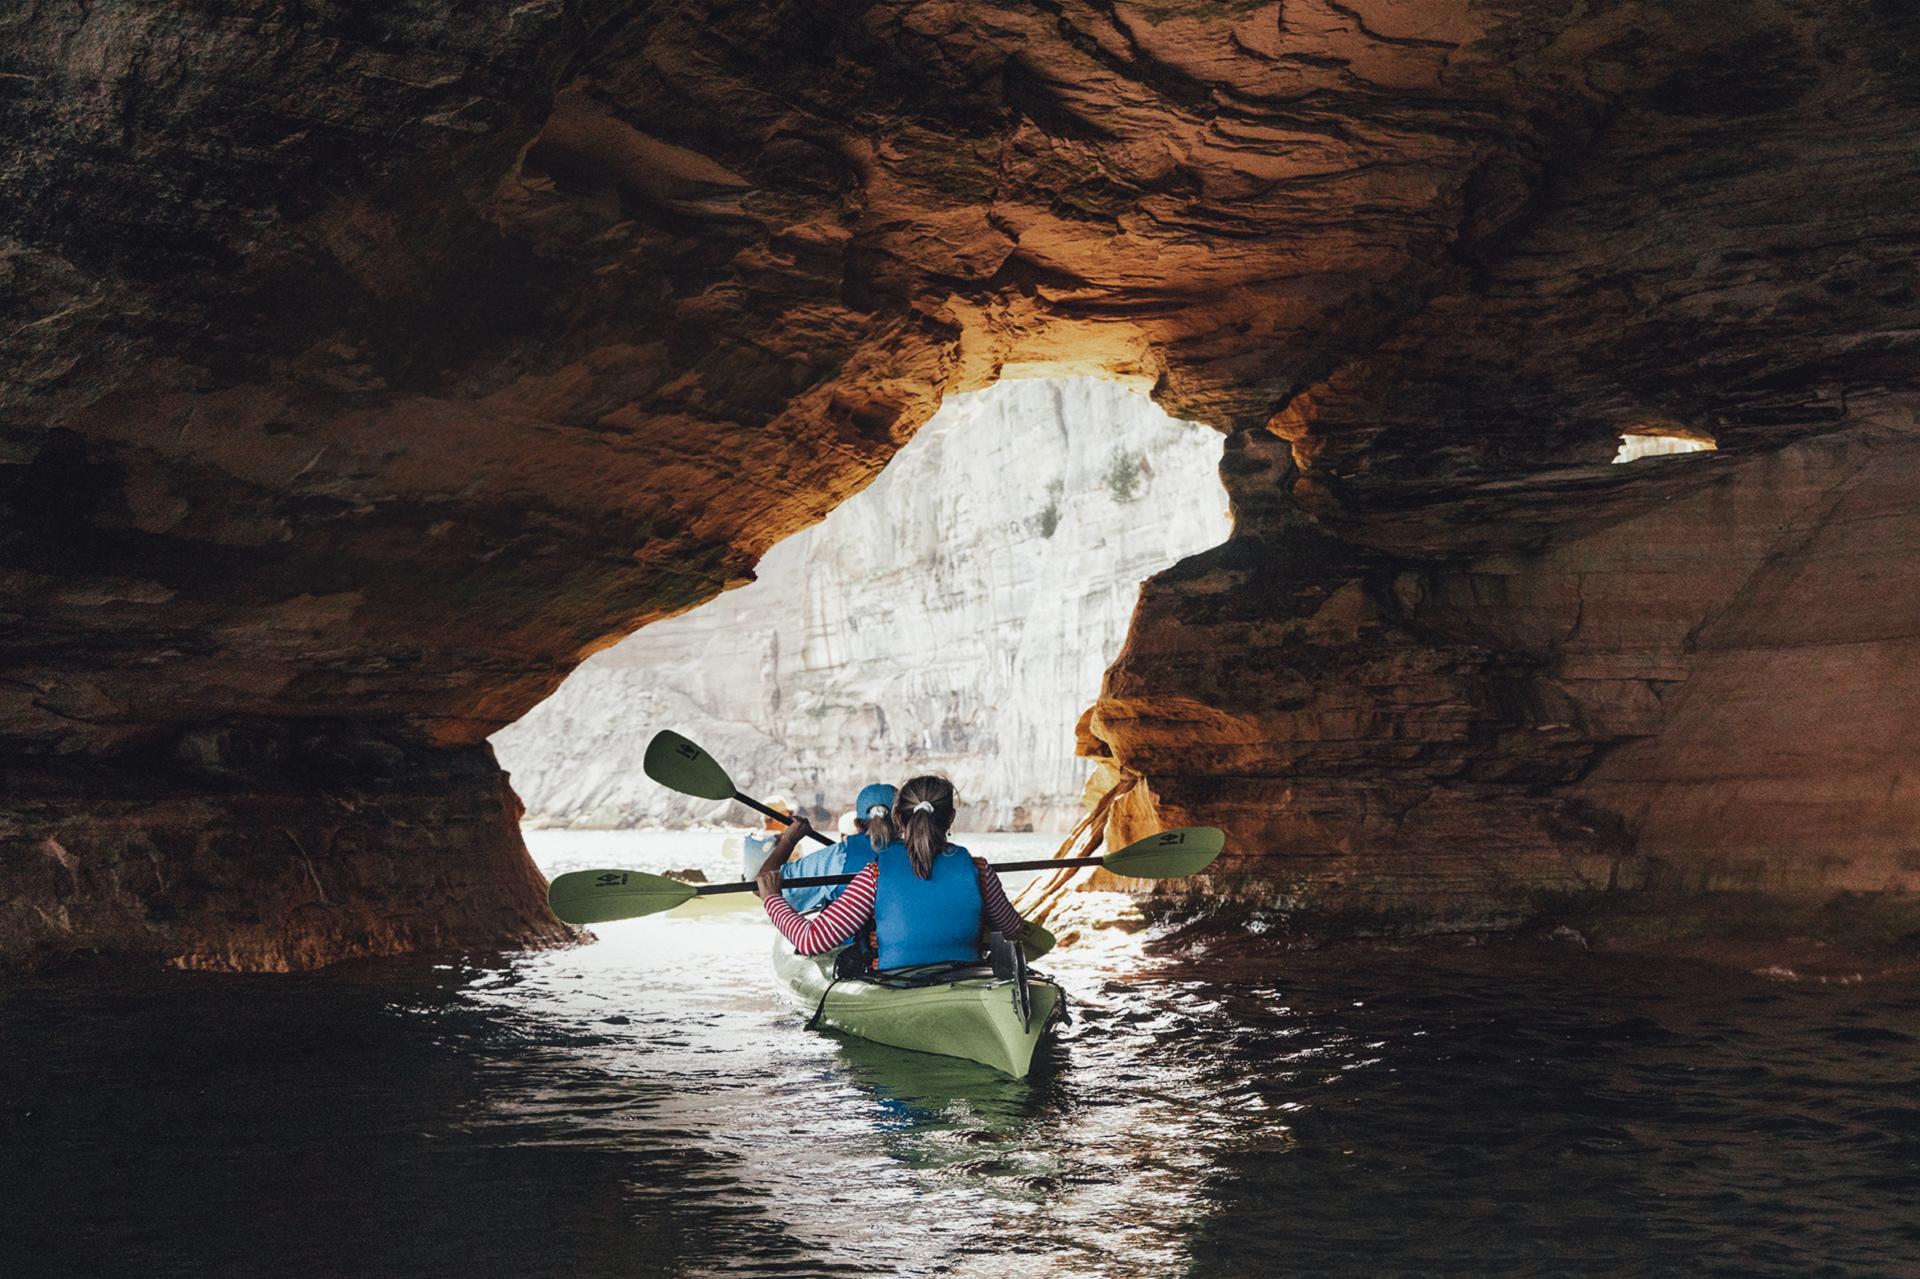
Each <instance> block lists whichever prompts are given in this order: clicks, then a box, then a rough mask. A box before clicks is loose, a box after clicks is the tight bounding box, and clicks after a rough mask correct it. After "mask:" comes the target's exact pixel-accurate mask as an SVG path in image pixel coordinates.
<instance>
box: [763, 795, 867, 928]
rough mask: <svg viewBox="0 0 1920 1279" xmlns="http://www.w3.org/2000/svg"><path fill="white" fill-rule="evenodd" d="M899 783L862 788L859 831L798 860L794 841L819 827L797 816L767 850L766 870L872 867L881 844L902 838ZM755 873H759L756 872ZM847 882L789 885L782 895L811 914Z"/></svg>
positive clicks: (840, 871)
mask: <svg viewBox="0 0 1920 1279" xmlns="http://www.w3.org/2000/svg"><path fill="white" fill-rule="evenodd" d="M894 794H895V792H894V789H893V787H891V786H888V785H887V784H886V783H884V782H874V783H872V784H871V785H868V786H865V787H863V788H862V789H861V791H860V798H858V799H856V800H855V801H854V802H853V824H854V828H855V833H854V834H852V835H849V836H847V837H846V838H845V839H843V840H841V841H840V842H839V843H837V844H835V845H834V846H833V847H832V848H823V849H821V850H820V851H819V852H817V853H808V854H807V855H806V856H805V857H801V858H798V859H796V860H794V861H788V860H787V858H788V857H789V856H790V855H791V854H792V853H793V850H794V847H795V846H796V845H798V844H799V842H800V841H801V840H803V839H805V838H806V837H807V833H808V832H809V831H811V830H812V829H813V827H812V825H810V824H809V823H808V821H807V819H806V818H804V817H796V818H794V819H793V824H792V825H790V826H788V827H787V828H786V829H785V830H783V831H781V832H780V836H779V838H778V839H776V840H774V842H773V850H772V851H771V852H769V853H768V854H767V860H766V861H765V862H763V863H761V865H760V874H764V873H766V872H767V871H769V870H772V869H773V868H774V867H776V866H777V867H779V868H780V878H782V879H804V878H807V877H809V876H814V875H857V874H859V873H860V872H861V871H863V870H865V869H866V868H867V865H868V863H870V862H872V861H873V859H874V858H875V857H876V856H878V855H879V854H878V851H877V850H878V849H881V848H885V847H886V846H887V845H889V844H891V843H893V842H894V841H895V840H896V839H898V838H900V836H899V833H898V832H897V831H895V830H894V827H893V800H894ZM754 878H756V879H757V878H759V875H758V874H756V875H755V876H754ZM845 889H846V885H845V884H826V885H823V886H821V887H817V888H789V889H786V890H784V891H783V893H782V895H783V896H784V897H785V898H786V899H787V904H788V905H789V906H792V907H793V908H794V909H795V910H796V911H799V912H800V913H801V914H803V915H804V914H805V913H806V912H808V911H810V910H818V909H820V907H822V906H825V905H826V904H827V903H828V902H830V901H832V900H833V899H834V898H836V897H838V896H839V895H840V894H841V893H842V892H843V891H845Z"/></svg>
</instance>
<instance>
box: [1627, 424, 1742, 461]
mask: <svg viewBox="0 0 1920 1279" xmlns="http://www.w3.org/2000/svg"><path fill="white" fill-rule="evenodd" d="M1715 447H1717V446H1716V445H1715V443H1714V439H1713V437H1712V436H1711V435H1708V434H1706V433H1705V432H1704V431H1696V430H1693V429H1692V428H1690V427H1684V426H1678V425H1659V426H1634V427H1629V428H1627V429H1626V430H1625V431H1622V432H1621V433H1620V448H1619V450H1618V451H1617V452H1615V453H1614V455H1613V460H1614V462H1615V464H1616V465H1617V464H1619V463H1621V462H1638V461H1639V460H1640V459H1641V458H1643V457H1672V456H1674V455H1676V454H1680V453H1705V452H1707V451H1708V450H1710V449H1713V448H1715Z"/></svg>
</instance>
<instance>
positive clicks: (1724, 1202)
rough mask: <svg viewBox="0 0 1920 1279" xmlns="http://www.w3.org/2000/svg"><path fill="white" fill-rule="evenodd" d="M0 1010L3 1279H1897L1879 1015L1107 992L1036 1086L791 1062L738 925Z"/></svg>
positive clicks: (1099, 981) (1917, 1104) (1137, 983)
mask: <svg viewBox="0 0 1920 1279" xmlns="http://www.w3.org/2000/svg"><path fill="white" fill-rule="evenodd" d="M604 936H605V937H606V940H605V941H604V942H603V943H602V944H600V945H598V946H594V947H589V948H584V949H580V950H575V951H570V952H564V953H559V954H545V955H532V956H525V957H518V958H512V959H507V960H500V961H494V962H490V963H485V964H475V965H452V966H448V965H427V964H421V963H391V964H370V965H362V966H351V967H347V968H342V969H336V970H333V971H330V972H327V973H324V974H321V975H317V976H301V977H261V978H251V977H248V978H235V977H216V976H202V975H192V974H185V975H173V976H145V977H140V978H126V977H118V978H109V977H106V976H103V975H100V974H92V975H76V976H68V977H64V978H57V979H48V980H42V981H36V982H30V983H22V984H15V985H13V986H11V987H10V988H8V989H7V990H6V991H5V993H4V995H0V1048H3V1052H0V1150H3V1151H4V1154H5V1158H4V1159H0V1236H3V1238H0V1243H4V1250H0V1274H9V1275H38V1274H64V1275H74V1276H87V1275H102V1274H138V1275H176V1274H178V1275H198V1276H224V1275H281V1274H285V1275H311V1276H332V1275H342V1276H346V1275H404V1276H440V1275H448V1276H461V1277H462V1279H478V1277H481V1276H496V1275H512V1276H519V1275H565V1276H599V1275H608V1276H615V1275H618V1276H645V1275H706V1274H754V1275H761V1274H764V1275H846V1274H881V1275H891V1274H907V1275H949V1274H951V1275H983V1276H986V1275H992V1276H999V1275H1017V1276H1026V1275H1033V1276H1039V1275H1046V1276H1079V1275H1086V1276H1106V1275H1156V1276H1157V1275H1269V1274H1282V1275H1363V1276H1371V1277H1375V1279H1378V1277H1380V1276H1397V1275H1456V1274H1457V1275H1500V1276H1522V1275H1689V1276H1693V1275H1729V1276H1733V1275H1739V1276H1747V1275H1795V1276H1818V1275H1888V1276H1900V1275H1908V1276H1911V1275H1917V1274H1920V1079H1917V1075H1920V995H1916V993H1915V992H1914V991H1913V990H1911V989H1907V988H1889V987H1886V986H1877V987H1876V986H1854V987H1806V986H1796V985H1792V984H1781V983H1775V982H1769V981H1765V980H1762V979H1759V978H1743V977H1728V976H1725V975H1719V974H1708V973H1704V972H1694V971H1688V972H1683V973H1680V974H1678V975H1675V974H1672V973H1668V974H1665V975H1663V974H1662V973H1661V972H1659V971H1658V970H1657V969H1655V968H1653V967H1650V966H1645V965H1639V964H1633V963H1625V962H1621V961H1617V960H1608V959H1600V958H1595V957H1592V956H1589V955H1586V954H1583V953H1580V952H1578V951H1572V950H1562V949H1533V948H1520V947H1487V948H1483V949H1477V950H1447V949H1429V950H1424V951H1415V952H1411V953H1393V952H1380V951H1353V952H1346V953H1339V952H1335V953H1327V954H1320V955H1312V956H1300V955H1285V954H1275V955H1270V956H1265V957H1259V958H1249V957H1247V956H1246V955H1244V954H1242V955H1239V956H1215V957H1212V958H1208V957H1205V956H1198V957H1193V956H1188V957H1181V958H1168V957H1164V956H1162V957H1158V958H1153V957H1148V956H1143V955H1140V954H1137V953H1131V952H1122V953H1118V954H1109V955H1108V956H1107V957H1106V958H1104V959H1089V958H1080V959H1074V958H1071V957H1069V958H1066V959H1063V961H1062V962H1060V963H1059V964H1056V965H1054V968H1055V971H1056V972H1058V973H1059V974H1060V975H1061V977H1062V978H1063V980H1064V982H1065V984H1066V986H1067V988H1068V990H1069V992H1070V996H1071V999H1072V1005H1073V1009H1074V1016H1075V1020H1074V1022H1073V1024H1072V1025H1070V1026H1068V1027H1067V1028H1066V1029H1065V1032H1064V1033H1063V1034H1062V1035H1061V1036H1060V1041H1059V1043H1058V1044H1057V1045H1054V1046H1053V1047H1052V1048H1050V1049H1047V1050H1044V1056H1043V1059H1042V1061H1041V1063H1040V1066H1039V1068H1038V1070H1037V1071H1036V1074H1035V1076H1034V1078H1033V1079H1031V1080H1030V1081H1028V1082H1025V1083H1015V1082H1011V1081H1007V1080H1003V1079H999V1078H998V1077H995V1076H992V1075H990V1074H988V1073H986V1072H984V1071H983V1070H981V1069H980V1068H977V1067H973V1066H971V1065H968V1064H965V1063H960V1062H948V1061H944V1060H942V1059H938V1058H930V1057H921V1056H918V1055H915V1054H911V1053H904V1052H898V1051H895V1050H891V1049H885V1048H879V1047H875V1046H871V1045H864V1044H860V1043H858V1042H854V1041H847V1040H841V1039H836V1038H832V1037H828V1036H825V1035H820V1034H814V1033H809V1032H806V1031H804V1030H802V1029H801V1027H800V1025H799V1019H798V1018H796V1017H794V1016H793V1015H792V1014H790V1013H788V1012H787V1011H786V1010H785V1009H784V1008H783V1006H782V1005H780V1004H779V1003H778V1002H777V1001H776V999H775V998H774V996H773V993H772V991H771V988H770V982H769V979H768V975H767V970H766V953H767V947H768V943H769V939H770V933H769V932H768V931H767V929H766V927H765V925H764V924H762V923H760V922H759V921H758V920H757V918H756V917H755V916H753V915H750V914H737V915H719V916H711V917H707V918H701V919H690V920H679V919H655V920H650V921H644V922H641V923H635V924H627V925H618V926H610V927H608V928H606V929H605V930H604Z"/></svg>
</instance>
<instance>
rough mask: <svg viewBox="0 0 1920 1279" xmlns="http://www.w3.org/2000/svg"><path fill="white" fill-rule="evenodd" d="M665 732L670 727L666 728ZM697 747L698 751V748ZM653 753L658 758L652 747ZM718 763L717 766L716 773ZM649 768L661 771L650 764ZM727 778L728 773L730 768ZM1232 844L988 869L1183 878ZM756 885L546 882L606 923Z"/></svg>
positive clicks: (1169, 840) (794, 884)
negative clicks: (1090, 869)
mask: <svg viewBox="0 0 1920 1279" xmlns="http://www.w3.org/2000/svg"><path fill="white" fill-rule="evenodd" d="M660 736H661V737H665V736H668V734H665V733H662V734H661V735H660ZM659 740H660V738H659V737H656V738H654V741H655V743H658V742H659ZM681 740H683V741H684V740H685V739H684V738H683V739H681ZM687 745H689V746H692V745H693V743H691V742H688V743H687ZM694 749H695V750H696V751H697V750H699V748H698V747H695V748H694ZM647 755H648V758H649V760H651V758H652V755H653V750H652V748H651V747H649V748H648V750H647ZM703 757H704V756H703ZM718 767H719V766H718V765H714V768H715V771H716V772H717V771H718ZM647 773H648V775H649V776H655V774H654V772H653V769H652V767H651V765H649V767H648V769H647ZM720 777H721V779H722V780H725V774H724V773H722V774H720ZM688 793H689V794H700V793H701V792H697V791H694V792H688ZM705 798H710V799H725V798H727V796H725V795H709V796H705ZM1226 844H1227V837H1226V834H1225V833H1224V832H1222V831H1220V830H1219V829H1217V828H1215V827H1212V826H1181V827H1178V828H1177V829H1174V830H1163V831H1161V832H1160V833H1159V834H1158V835H1149V836H1147V837H1146V838H1145V839H1141V840H1136V841H1134V842H1133V843H1131V844H1128V845H1127V846H1126V847H1125V848H1122V849H1120V850H1119V851H1118V852H1112V853H1108V854H1107V855H1106V856H1105V857H1046V858H1042V859H1040V860H1039V861H1030V862H996V863H994V864H993V865H991V866H990V867H989V868H988V869H990V870H993V871H996V872H999V873H1001V874H1005V873H1006V872H1008V871H1019V870H1058V869H1061V868H1062V867H1067V866H1103V867H1105V868H1106V869H1107V870H1110V871H1112V872H1113V873H1114V874H1116V875H1121V876H1124V877H1126V878H1128V879H1179V878H1181V877H1182V876H1186V875H1197V874H1199V873H1200V872H1201V871H1203V870H1205V869H1206V868H1207V867H1208V866H1210V865H1212V864H1213V859H1214V858H1216V857H1218V856H1219V855H1220V850H1221V849H1223V848H1225V847H1226ZM852 882H853V876H852V875H803V876H799V877H796V878H794V879H786V880H782V881H781V884H782V885H783V886H784V887H787V888H816V887H819V886H821V885H824V884H851V883H852ZM753 887H754V883H753V881H752V880H750V879H749V880H742V881H740V882H739V883H734V884H687V883H682V882H681V881H680V880H677V879H669V878H667V877H666V876H665V875H649V874H647V873H646V872H645V871H638V870H576V871H569V872H568V873H567V874H565V875H562V876H560V877H559V878H558V879H556V880H554V881H553V883H551V884H549V885H548V886H547V907H548V909H550V910H552V911H553V913H554V914H555V915H556V916H558V917H559V918H561V919H563V920H565V921H566V922H567V923H569V924H605V923H611V922H612V921H614V920H616V919H638V918H640V917H641V916H643V915H657V914H659V913H660V912H661V911H663V910H672V909H673V908H674V907H675V906H678V905H681V904H682V903H684V902H689V901H692V900H693V899H694V898H696V897H711V896H713V895H714V894H716V893H746V892H752V891H753ZM1027 927H1028V928H1029V929H1033V928H1038V927H1039V925H1037V924H1029V925H1027ZM1049 940H1051V935H1050V934H1049ZM1050 948H1051V947H1049V949H1050ZM1031 957H1032V955H1031V952H1029V958H1031Z"/></svg>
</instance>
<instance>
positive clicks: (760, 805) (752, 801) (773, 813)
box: [722, 791, 847, 889]
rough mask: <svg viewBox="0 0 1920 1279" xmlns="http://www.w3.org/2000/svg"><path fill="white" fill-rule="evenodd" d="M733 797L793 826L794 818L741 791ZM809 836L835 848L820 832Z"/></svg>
mask: <svg viewBox="0 0 1920 1279" xmlns="http://www.w3.org/2000/svg"><path fill="white" fill-rule="evenodd" d="M733 797H734V798H735V799H736V800H738V801H740V802H741V803H742V804H745V805H746V806H747V807H748V808H751V809H752V810H753V811H754V812H756V813H765V814H766V815H767V816H768V817H771V818H773V820H774V821H776V822H779V823H780V824H781V825H782V826H791V825H793V818H791V817H789V816H787V815H786V814H785V813H783V812H780V811H779V810H777V809H772V808H768V807H767V806H766V805H765V804H763V803H761V802H760V801H759V800H757V799H755V798H754V797H753V796H751V795H742V794H741V793H740V792H739V791H735V792H734V793H733ZM807 834H809V835H811V836H813V837H814V838H815V839H817V840H819V841H820V842H821V843H823V844H825V845H826V846H827V847H829V848H831V847H833V841H832V840H830V839H828V838H827V837H826V836H825V835H822V834H821V833H820V832H819V831H817V830H810V831H808V832H807ZM795 882H798V881H795ZM820 882H821V883H823V884H833V883H840V884H844V883H846V882H847V881H846V880H844V879H841V880H833V879H823V880H821V881H820ZM722 887H724V888H730V889H733V888H752V887H753V885H752V884H740V885H732V884H727V885H722Z"/></svg>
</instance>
